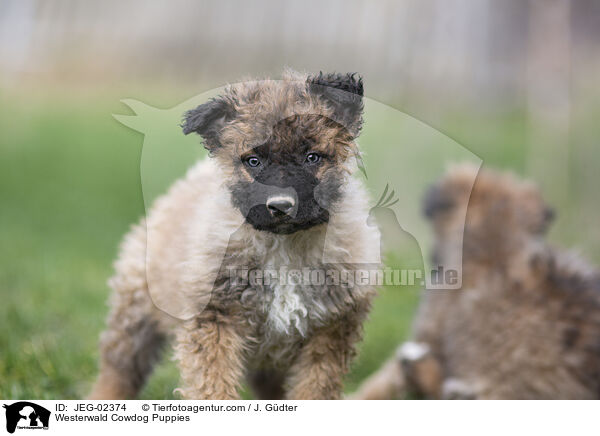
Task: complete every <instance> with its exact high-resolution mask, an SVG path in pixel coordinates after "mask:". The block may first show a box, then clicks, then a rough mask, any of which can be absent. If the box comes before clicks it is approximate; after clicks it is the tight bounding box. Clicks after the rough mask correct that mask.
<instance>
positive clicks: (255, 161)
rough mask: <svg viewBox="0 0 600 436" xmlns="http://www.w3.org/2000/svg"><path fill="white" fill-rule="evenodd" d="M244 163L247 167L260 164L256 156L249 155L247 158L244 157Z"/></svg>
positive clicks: (254, 166)
mask: <svg viewBox="0 0 600 436" xmlns="http://www.w3.org/2000/svg"><path fill="white" fill-rule="evenodd" d="M246 163H247V164H248V166H249V167H252V168H256V167H257V166H259V165H260V159H259V158H257V157H256V156H250V157H249V158H246Z"/></svg>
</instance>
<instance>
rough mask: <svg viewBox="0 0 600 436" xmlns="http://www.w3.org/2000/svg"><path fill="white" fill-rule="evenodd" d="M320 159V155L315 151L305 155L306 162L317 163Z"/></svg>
mask: <svg viewBox="0 0 600 436" xmlns="http://www.w3.org/2000/svg"><path fill="white" fill-rule="evenodd" d="M320 160H321V156H319V155H318V154H317V153H308V155H307V156H306V162H307V163H311V164H314V163H317V162H319V161H320Z"/></svg>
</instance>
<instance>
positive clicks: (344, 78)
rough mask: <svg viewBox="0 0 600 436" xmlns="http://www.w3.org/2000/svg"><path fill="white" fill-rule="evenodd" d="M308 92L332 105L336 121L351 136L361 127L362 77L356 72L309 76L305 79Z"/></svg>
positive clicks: (356, 134) (355, 134)
mask: <svg viewBox="0 0 600 436" xmlns="http://www.w3.org/2000/svg"><path fill="white" fill-rule="evenodd" d="M306 81H307V83H308V87H309V90H310V92H312V93H313V94H316V95H319V96H321V97H322V98H323V99H324V100H325V101H327V103H328V104H329V105H330V106H331V107H332V109H333V111H334V114H335V118H336V120H335V121H337V122H338V123H340V124H343V125H344V127H346V128H347V129H348V130H349V131H350V133H351V134H352V135H353V136H358V133H359V132H360V128H361V127H362V113H363V99H362V98H363V95H364V88H363V79H362V77H360V76H359V75H358V74H356V73H347V74H338V73H329V74H323V73H322V72H320V73H319V74H318V75H316V76H309V77H308V79H307V80H306Z"/></svg>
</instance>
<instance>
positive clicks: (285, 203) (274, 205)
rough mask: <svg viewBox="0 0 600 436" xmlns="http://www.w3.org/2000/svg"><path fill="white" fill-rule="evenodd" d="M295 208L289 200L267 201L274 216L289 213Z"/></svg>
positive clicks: (268, 207)
mask: <svg viewBox="0 0 600 436" xmlns="http://www.w3.org/2000/svg"><path fill="white" fill-rule="evenodd" d="M293 208H294V204H293V203H292V202H291V201H289V200H274V201H267V209H269V212H270V213H271V215H273V216H274V217H282V216H284V215H288V214H289V213H290V212H291V211H292V209H293Z"/></svg>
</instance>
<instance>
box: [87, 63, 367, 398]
mask: <svg viewBox="0 0 600 436" xmlns="http://www.w3.org/2000/svg"><path fill="white" fill-rule="evenodd" d="M362 95H363V85H362V79H360V78H356V76H355V75H350V74H344V75H340V74H329V75H323V74H319V75H316V76H305V75H301V74H298V73H294V72H290V71H288V72H286V73H285V75H284V78H283V80H277V81H275V80H263V81H252V82H245V83H239V84H236V85H231V86H229V87H228V88H227V89H226V91H225V92H224V94H223V95H222V96H220V97H218V98H216V99H213V100H211V101H209V102H207V103H205V104H203V105H201V106H199V107H197V108H195V109H192V110H190V111H189V112H187V113H186V115H185V120H184V124H183V129H184V133H186V134H188V133H192V132H195V133H198V134H200V135H201V136H202V137H203V138H204V145H205V147H206V148H207V149H208V150H209V154H210V158H209V159H206V160H205V161H203V162H200V163H198V164H197V165H196V166H195V167H193V168H192V169H191V170H190V171H189V172H188V174H187V175H186V176H185V178H183V179H182V180H180V181H178V182H177V183H176V184H175V185H174V186H173V187H172V188H171V189H170V191H169V192H168V193H167V194H166V195H165V196H163V197H162V198H160V199H159V200H158V201H157V202H156V203H155V204H154V206H153V208H152V210H150V212H149V214H148V216H147V219H146V220H145V222H142V223H141V224H140V225H138V226H136V227H135V228H134V229H133V230H132V232H131V233H130V234H129V235H128V236H127V237H126V238H125V241H124V243H123V245H122V248H121V252H120V256H119V260H118V261H117V262H116V275H115V277H114V278H113V279H112V280H111V282H110V283H111V286H112V288H113V295H112V300H111V311H110V315H109V317H108V327H107V330H106V331H105V332H104V333H103V335H102V338H101V362H100V375H99V378H98V380H97V382H96V385H95V387H94V389H93V392H92V394H91V396H90V397H91V398H94V399H101V398H103V399H114V398H131V397H134V396H135V395H136V394H137V393H138V391H139V390H140V388H141V387H142V386H143V384H144V382H145V380H146V378H147V376H148V375H149V373H150V371H151V369H152V366H153V364H154V363H155V362H156V360H157V359H158V357H159V351H160V347H161V344H162V343H163V341H164V339H165V338H166V337H168V336H170V333H174V335H173V336H174V337H175V341H174V348H175V354H176V358H177V360H178V361H179V366H180V369H181V376H182V386H181V388H180V392H181V393H182V395H183V396H184V397H185V398H197V399H235V398H238V388H239V386H240V384H241V382H242V381H243V378H244V376H246V377H247V379H248V380H249V382H250V384H251V385H252V386H253V387H254V389H255V392H256V393H257V395H258V396H260V397H263V398H280V397H286V398H292V399H313V398H314V399H335V398H338V397H339V396H340V392H341V389H342V377H343V375H344V373H345V372H346V371H347V369H348V365H349V362H350V359H351V357H352V356H353V354H354V345H355V343H356V342H357V341H358V340H359V338H360V333H361V324H362V322H363V320H364V319H365V316H366V314H367V311H368V309H369V306H370V301H371V298H372V297H373V295H374V288H373V286H372V285H369V284H368V283H364V282H360V283H348V282H347V281H344V282H343V283H338V282H336V281H335V277H338V278H339V277H340V275H341V274H338V275H337V276H336V275H335V274H333V278H334V279H333V280H327V282H323V281H322V280H319V279H318V278H317V279H314V280H312V278H314V276H310V277H311V280H309V281H308V282H307V281H306V280H305V279H306V275H304V279H303V280H300V281H298V280H297V279H294V280H292V279H289V278H288V279H285V278H284V279H283V280H281V276H279V277H278V278H279V279H280V280H278V279H277V278H274V279H273V277H271V279H272V280H259V278H260V277H259V276H256V275H255V276H254V277H255V279H254V280H250V279H249V274H248V271H250V272H251V273H252V272H259V273H261V274H262V272H264V271H265V270H269V271H275V272H281V270H282V269H286V270H287V271H291V270H301V271H303V273H304V272H305V271H307V270H308V271H309V272H312V271H327V272H331V271H334V272H337V273H350V274H351V273H352V272H353V271H354V270H355V269H357V268H358V267H359V266H360V265H361V264H362V263H363V262H364V259H378V256H379V252H378V251H379V233H378V230H377V229H376V227H370V226H369V225H367V218H368V199H367V195H366V193H365V190H364V189H363V187H362V185H361V183H360V182H359V181H358V180H357V178H355V177H353V175H352V174H353V173H354V171H355V169H356V167H357V165H356V157H357V154H358V150H357V146H356V143H355V142H354V140H355V138H356V137H357V136H358V133H359V131H360V128H361V124H362V108H363V104H362ZM324 252H326V253H324ZM250 276H252V274H250ZM257 277H258V278H257ZM328 278H329V276H328ZM156 306H158V307H160V308H161V309H163V310H166V312H168V313H164V312H163V311H161V310H158V309H157V307H156ZM174 314H176V315H177V317H173V316H169V315H174ZM176 318H180V319H176ZM181 318H183V319H184V320H181Z"/></svg>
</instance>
